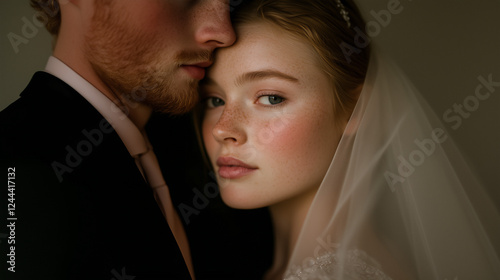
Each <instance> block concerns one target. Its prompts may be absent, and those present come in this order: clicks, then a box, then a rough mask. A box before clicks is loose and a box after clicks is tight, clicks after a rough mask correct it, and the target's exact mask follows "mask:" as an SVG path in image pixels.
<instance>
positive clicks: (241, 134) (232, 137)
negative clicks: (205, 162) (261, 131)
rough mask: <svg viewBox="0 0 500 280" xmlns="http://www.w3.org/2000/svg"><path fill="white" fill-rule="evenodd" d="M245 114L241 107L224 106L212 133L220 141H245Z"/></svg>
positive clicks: (241, 142)
mask: <svg viewBox="0 0 500 280" xmlns="http://www.w3.org/2000/svg"><path fill="white" fill-rule="evenodd" d="M245 120H246V118H245V115H244V113H243V111H242V110H241V109H238V108H232V107H228V106H227V104H226V107H225V108H224V111H223V112H222V114H221V116H220V118H219V120H218V121H217V123H216V124H215V126H214V128H213V129H212V135H213V136H214V138H215V140H217V141H218V142H220V143H232V144H237V145H241V144H243V143H245V142H246V141H247V135H246V131H245V129H246V124H245Z"/></svg>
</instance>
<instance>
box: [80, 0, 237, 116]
mask: <svg viewBox="0 0 500 280" xmlns="http://www.w3.org/2000/svg"><path fill="white" fill-rule="evenodd" d="M228 2H229V0H140V1H137V0H96V1H95V6H94V8H95V10H94V15H93V18H92V21H91V24H90V27H89V31H88V32H87V34H86V41H85V46H84V48H85V53H86V56H87V58H88V60H89V62H90V63H91V65H92V67H93V69H94V70H95V71H96V72H97V74H98V75H99V77H100V78H101V79H102V80H103V82H104V83H105V84H106V85H107V86H108V87H109V88H110V89H111V90H112V91H113V92H114V94H116V95H118V96H120V97H121V98H122V99H125V102H127V101H132V102H139V103H143V104H145V105H148V106H150V107H152V108H153V109H154V110H156V111H162V112H169V113H174V114H175V113H183V112H186V111H188V110H190V109H191V108H192V107H193V106H194V105H195V104H196V102H197V100H198V93H197V88H198V81H199V80H201V79H202V78H203V76H204V74H205V69H204V68H205V67H208V66H209V65H210V64H211V62H212V59H213V56H212V54H213V51H214V49H215V48H217V47H225V46H229V45H231V44H233V42H234V41H235V35H234V31H233V29H232V27H231V23H230V18H229V3H228Z"/></svg>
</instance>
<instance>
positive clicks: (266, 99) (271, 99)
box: [259, 95, 285, 105]
mask: <svg viewBox="0 0 500 280" xmlns="http://www.w3.org/2000/svg"><path fill="white" fill-rule="evenodd" d="M283 101H285V99H284V98H283V97H280V96H277V95H263V96H261V97H259V103H260V104H264V105H276V104H280V103H281V102H283Z"/></svg>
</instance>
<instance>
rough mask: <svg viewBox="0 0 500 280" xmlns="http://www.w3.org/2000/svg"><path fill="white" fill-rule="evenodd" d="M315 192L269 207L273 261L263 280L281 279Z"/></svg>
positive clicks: (314, 190)
mask: <svg viewBox="0 0 500 280" xmlns="http://www.w3.org/2000/svg"><path fill="white" fill-rule="evenodd" d="M316 191H317V189H313V190H311V191H309V192H307V193H304V194H302V195H300V196H297V197H294V198H292V199H289V200H286V201H283V202H280V203H278V204H274V205H271V206H270V207H269V210H270V212H271V218H272V221H273V227H274V260H273V265H272V266H271V268H270V269H269V271H268V272H267V273H266V275H265V277H264V279H266V280H274V279H283V274H284V273H285V269H286V266H287V264H288V260H289V259H290V257H291V254H292V252H293V249H294V247H295V243H296V242H297V239H298V237H299V234H300V231H301V229H302V224H303V223H304V220H305V218H306V215H307V212H308V211H309V207H310V206H311V203H312V201H313V199H314V195H315V194H316Z"/></svg>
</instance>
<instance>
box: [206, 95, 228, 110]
mask: <svg viewBox="0 0 500 280" xmlns="http://www.w3.org/2000/svg"><path fill="white" fill-rule="evenodd" d="M206 102H207V107H208V108H215V107H219V106H224V104H226V102H224V100H222V99H221V98H218V97H209V98H207V101H206Z"/></svg>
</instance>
